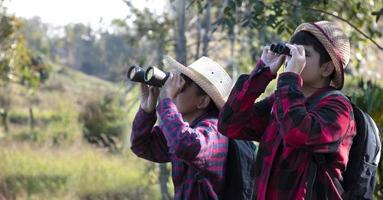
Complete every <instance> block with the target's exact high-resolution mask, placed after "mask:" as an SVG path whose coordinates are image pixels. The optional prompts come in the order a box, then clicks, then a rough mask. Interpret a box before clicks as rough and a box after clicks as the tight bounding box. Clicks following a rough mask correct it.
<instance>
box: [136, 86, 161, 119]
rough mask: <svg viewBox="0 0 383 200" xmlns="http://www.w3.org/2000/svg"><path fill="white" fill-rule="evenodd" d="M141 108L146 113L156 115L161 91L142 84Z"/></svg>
mask: <svg viewBox="0 0 383 200" xmlns="http://www.w3.org/2000/svg"><path fill="white" fill-rule="evenodd" d="M140 86H141V95H140V100H141V105H140V106H141V108H142V109H143V110H144V111H145V112H146V113H154V112H155V109H156V105H157V99H158V96H159V94H160V89H159V88H158V87H154V86H148V85H146V84H144V83H141V85H140Z"/></svg>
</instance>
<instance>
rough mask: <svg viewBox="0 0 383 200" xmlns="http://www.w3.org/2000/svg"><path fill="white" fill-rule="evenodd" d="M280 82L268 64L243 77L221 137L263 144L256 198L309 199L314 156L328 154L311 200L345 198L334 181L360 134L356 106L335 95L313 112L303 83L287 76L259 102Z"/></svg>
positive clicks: (226, 113) (224, 113)
mask: <svg viewBox="0 0 383 200" xmlns="http://www.w3.org/2000/svg"><path fill="white" fill-rule="evenodd" d="M273 78H275V76H274V75H273V74H272V72H271V71H270V68H268V67H265V66H264V64H263V62H262V61H260V62H258V64H257V67H256V69H255V70H254V71H253V72H252V73H251V75H250V76H249V75H242V76H240V77H239V79H238V81H237V83H236V85H235V86H234V88H233V90H232V91H231V94H230V97H229V99H228V101H227V103H226V104H225V106H224V108H223V111H222V112H221V113H220V116H219V124H218V128H219V130H220V132H221V133H222V134H224V135H226V136H228V137H230V138H237V139H246V140H255V141H259V142H260V145H259V151H258V155H257V161H256V172H255V174H256V184H255V193H256V194H257V199H262V200H263V199H267V200H269V199H294V200H295V199H304V198H305V195H306V192H307V190H308V187H307V180H308V171H309V165H310V162H311V161H312V160H313V154H314V153H321V154H325V157H326V163H327V165H326V166H318V171H317V179H316V182H315V184H314V187H313V196H312V198H311V199H325V197H324V196H323V195H325V194H327V196H328V199H341V197H340V194H339V193H338V192H337V189H336V187H335V185H334V182H333V180H332V178H331V177H336V178H338V179H339V180H341V179H342V175H341V174H342V172H343V171H344V170H345V168H346V165H347V161H348V154H349V150H350V147H351V143H352V138H353V136H354V135H355V133H356V129H355V121H354V119H353V111H352V107H351V104H350V103H349V102H348V101H347V100H346V99H345V98H344V97H340V96H336V95H331V96H328V97H325V98H323V99H321V100H320V101H319V102H318V103H317V105H315V106H313V107H312V108H309V107H308V106H307V103H308V102H310V99H312V98H314V97H315V96H317V95H319V94H320V93H321V92H324V91H325V90H331V89H334V88H332V87H328V88H323V89H319V90H318V91H316V92H315V93H314V94H313V95H311V96H310V97H308V98H305V96H304V95H303V93H302V89H301V87H302V83H303V81H302V79H301V77H300V76H299V75H297V74H294V73H282V74H280V76H279V78H278V83H277V89H276V90H275V92H274V94H272V95H271V96H269V97H268V98H265V99H264V100H262V101H258V102H256V103H254V102H255V100H256V99H257V98H258V97H259V96H260V95H261V94H262V93H263V92H264V91H265V88H266V86H267V85H268V84H269V82H270V81H271V80H272V79H273Z"/></svg>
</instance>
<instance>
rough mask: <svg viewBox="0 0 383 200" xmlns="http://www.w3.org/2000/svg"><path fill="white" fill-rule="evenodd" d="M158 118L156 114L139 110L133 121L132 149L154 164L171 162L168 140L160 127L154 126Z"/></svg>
mask: <svg viewBox="0 0 383 200" xmlns="http://www.w3.org/2000/svg"><path fill="white" fill-rule="evenodd" d="M156 120H157V116H156V114H155V113H153V114H149V113H145V111H144V110H142V109H141V108H140V109H139V110H138V112H137V114H136V117H135V118H134V121H133V128H132V133H131V136H130V142H131V147H130V148H131V149H132V151H133V152H134V153H135V154H136V155H137V156H139V157H141V158H144V159H147V160H150V161H153V162H160V163H162V162H169V161H170V157H169V153H168V147H167V145H166V140H165V138H164V136H163V134H162V132H161V130H160V128H159V127H158V126H155V127H153V126H154V124H155V123H156Z"/></svg>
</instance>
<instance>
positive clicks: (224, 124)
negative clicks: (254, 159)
mask: <svg viewBox="0 0 383 200" xmlns="http://www.w3.org/2000/svg"><path fill="white" fill-rule="evenodd" d="M273 78H275V75H274V74H273V73H272V72H271V71H270V68H269V67H265V64H264V63H263V62H262V60H260V61H259V62H258V63H257V66H256V68H255V70H253V72H252V73H251V74H250V75H241V76H240V77H239V78H238V80H237V82H236V84H235V86H234V88H233V89H232V91H231V93H230V96H229V98H228V100H227V102H226V104H225V105H224V107H223V109H222V111H221V113H220V115H219V121H218V130H219V131H220V132H221V133H222V134H223V135H226V136H228V137H230V138H236V139H244V140H256V141H259V140H260V138H261V136H262V134H263V132H264V131H265V129H266V127H267V124H268V120H269V115H270V111H271V106H272V103H273V99H274V98H273V96H270V97H268V98H266V99H264V100H262V101H259V102H257V103H255V104H254V101H255V100H256V99H257V98H258V97H259V96H260V95H261V94H262V93H263V92H264V91H265V89H266V87H267V85H268V84H269V83H270V81H271V80H272V79H273Z"/></svg>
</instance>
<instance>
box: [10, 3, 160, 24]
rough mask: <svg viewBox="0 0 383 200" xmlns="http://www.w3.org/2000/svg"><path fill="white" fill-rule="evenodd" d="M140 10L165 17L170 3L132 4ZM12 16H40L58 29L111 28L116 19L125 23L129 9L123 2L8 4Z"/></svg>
mask: <svg viewBox="0 0 383 200" xmlns="http://www.w3.org/2000/svg"><path fill="white" fill-rule="evenodd" d="M131 2H133V5H134V6H135V7H137V8H139V9H143V8H145V7H148V8H150V9H151V10H155V12H156V13H161V12H163V10H164V6H165V3H166V0H131ZM4 6H5V7H7V8H8V10H7V12H8V13H9V14H15V15H16V16H18V17H25V18H31V17H34V16H39V17H40V18H41V20H42V21H43V22H45V23H51V24H53V25H56V26H60V25H65V24H68V23H80V22H81V23H84V24H91V25H92V26H95V27H100V26H107V25H109V24H110V21H111V20H112V19H115V18H118V19H123V18H125V17H126V16H127V15H129V8H128V6H127V5H126V4H125V3H124V2H123V0H5V2H4Z"/></svg>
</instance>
